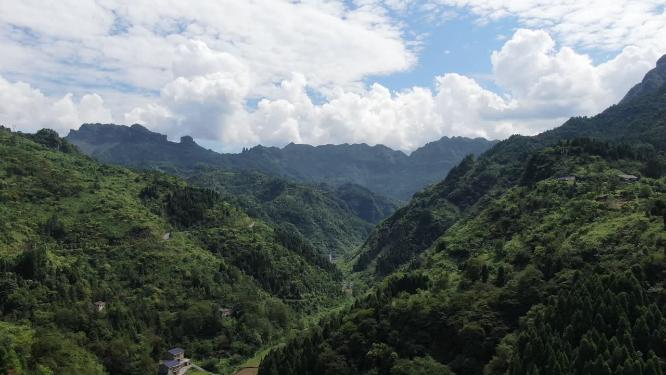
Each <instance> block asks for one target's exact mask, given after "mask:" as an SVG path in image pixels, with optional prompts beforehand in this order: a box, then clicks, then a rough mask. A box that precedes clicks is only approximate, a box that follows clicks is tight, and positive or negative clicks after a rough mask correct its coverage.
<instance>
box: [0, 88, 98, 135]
mask: <svg viewBox="0 0 666 375" xmlns="http://www.w3.org/2000/svg"><path fill="white" fill-rule="evenodd" d="M110 121H111V113H110V111H109V110H108V109H107V108H105V106H104V101H103V100H102V98H101V97H100V96H99V95H97V94H89V95H84V96H83V97H81V98H80V100H78V101H77V100H76V99H75V98H74V96H73V95H72V94H66V95H65V96H63V97H62V98H59V99H53V98H50V97H47V96H45V95H44V94H43V93H42V92H41V91H39V90H37V89H34V88H33V87H31V86H30V85H28V84H26V83H23V82H17V83H11V82H9V81H7V80H6V79H4V78H3V77H2V76H0V124H5V125H6V126H9V127H15V128H17V129H19V130H22V131H27V132H34V131H36V130H39V129H41V128H51V129H54V130H57V131H59V132H61V133H66V132H67V131H69V129H72V128H75V127H78V125H80V124H82V123H84V122H110Z"/></svg>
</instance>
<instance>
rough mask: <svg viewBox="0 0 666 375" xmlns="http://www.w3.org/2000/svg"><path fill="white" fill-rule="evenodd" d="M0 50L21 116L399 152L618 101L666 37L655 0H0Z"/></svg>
mask: <svg viewBox="0 0 666 375" xmlns="http://www.w3.org/2000/svg"><path fill="white" fill-rule="evenodd" d="M0 53H1V56H2V58H0V124H2V125H4V126H7V127H10V128H13V129H15V130H20V131H24V132H34V131H36V130H38V129H41V128H45V127H46V128H51V129H54V130H57V131H58V132H59V133H60V134H61V135H63V136H64V135H66V134H67V133H68V132H69V130H70V129H77V128H78V127H79V126H80V125H81V124H82V123H88V122H91V123H98V122H99V123H111V122H112V123H117V124H128V125H129V124H134V123H139V124H142V125H144V126H146V127H148V128H149V129H151V130H153V131H157V132H160V133H164V134H167V135H168V137H169V139H172V140H178V139H179V138H180V137H181V136H184V135H191V136H192V137H194V138H195V139H196V140H197V142H199V143H200V144H202V145H204V146H206V147H210V148H213V149H215V150H218V151H224V152H237V151H239V150H240V149H241V148H243V147H251V146H254V145H257V144H263V145H270V146H284V145H286V144H287V143H289V142H295V143H308V144H329V143H332V144H339V143H368V144H384V145H387V146H389V147H392V148H394V149H400V150H403V151H406V152H409V151H412V150H414V149H416V148H418V147H420V146H422V145H423V144H425V143H427V142H430V141H434V140H437V139H439V138H441V137H443V136H467V137H486V138H489V139H503V138H506V137H508V136H510V135H512V134H525V135H531V134H536V133H539V132H541V131H544V130H547V129H550V128H553V127H555V126H558V125H559V124H561V123H562V122H563V121H564V120H566V119H567V118H569V117H571V116H589V115H594V114H596V113H598V112H600V111H602V110H603V109H604V108H606V107H608V106H610V105H612V104H614V103H616V102H618V101H619V100H620V99H621V98H622V97H623V95H624V94H625V93H626V92H627V91H628V90H629V88H631V86H633V85H634V84H636V83H637V82H639V81H640V80H641V79H642V77H643V75H644V74H645V73H646V72H647V71H649V70H650V69H651V68H653V67H654V66H655V63H656V61H657V59H658V58H659V57H660V56H661V55H663V54H665V53H666V0H659V1H657V0H604V1H600V0H588V1H584V2H583V1H579V0H504V1H493V0H422V1H416V0H302V1H295V0H291V1H287V0H284V1H282V0H197V1H187V2H185V1H181V0H150V1H148V0H58V1H55V0H52V1H49V0H21V1H16V0H0Z"/></svg>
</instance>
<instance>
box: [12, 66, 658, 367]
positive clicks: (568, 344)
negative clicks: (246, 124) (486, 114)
mask: <svg viewBox="0 0 666 375" xmlns="http://www.w3.org/2000/svg"><path fill="white" fill-rule="evenodd" d="M665 82H666V57H662V58H661V59H659V60H658V61H657V65H656V67H655V68H654V69H652V70H651V71H650V72H649V73H648V74H647V75H646V76H645V78H644V79H643V81H642V82H640V83H638V85H637V86H635V87H634V88H632V89H631V90H630V91H629V93H628V94H627V95H626V96H625V98H624V99H623V100H621V101H620V102H619V103H618V104H616V105H612V106H611V107H609V108H608V109H606V110H604V111H603V112H601V113H599V114H598V115H595V116H591V117H574V118H571V119H569V120H567V121H566V122H565V123H564V124H562V125H561V126H559V127H556V128H554V129H551V130H548V131H545V132H542V133H540V134H538V135H534V136H522V135H514V136H511V137H509V138H507V139H505V140H502V141H488V140H485V139H481V138H474V139H472V138H463V137H453V138H448V137H443V138H441V139H439V140H437V141H434V142H431V143H428V144H426V145H424V146H423V147H420V148H417V149H415V150H414V151H413V152H412V153H410V154H409V155H407V154H406V153H404V152H402V151H396V150H392V149H390V148H388V147H386V146H382V145H375V146H369V145H367V144H341V145H322V146H309V145H302V144H293V143H291V144H288V145H287V146H285V147H283V148H277V147H264V146H256V147H254V148H250V149H245V150H243V152H241V153H238V154H221V153H217V152H214V151H212V150H207V149H205V148H203V147H201V146H199V145H198V144H197V143H196V142H195V140H194V139H193V138H192V137H189V136H184V137H182V138H181V140H180V142H171V141H169V140H168V139H167V136H166V135H164V134H159V133H156V132H152V131H150V130H148V129H147V128H145V127H143V126H141V125H131V126H129V127H128V126H123V125H113V124H84V125H82V126H81V127H80V128H79V129H78V130H72V131H71V132H70V133H69V135H68V136H67V137H61V136H60V135H59V134H58V133H57V132H56V131H54V130H50V129H42V130H39V131H36V132H34V133H26V132H17V131H12V130H10V129H8V128H5V127H2V128H0V374H22V375H23V374H25V375H32V374H39V375H46V374H154V373H156V372H157V371H158V369H160V370H159V371H163V372H165V373H168V372H167V371H171V373H174V372H176V373H177V372H178V371H180V369H182V368H187V370H182V371H187V372H186V373H187V374H203V373H213V374H235V375H251V374H259V375H291V374H304V375H346V374H368V375H421V374H423V375H426V374H460V375H462V374H484V375H494V374H497V375H501V374H511V375H520V374H529V375H534V374H540V375H544V374H553V375H555V374H581V375H582V374H604V375H605V374H609V375H611V374H623V375H624V374H642V375H661V374H663V373H664V370H666V318H665V315H666V289H665V288H666V284H665V283H666V281H665V280H666V83H665Z"/></svg>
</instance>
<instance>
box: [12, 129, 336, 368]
mask: <svg viewBox="0 0 666 375" xmlns="http://www.w3.org/2000/svg"><path fill="white" fill-rule="evenodd" d="M0 177H1V178H0V249H1V251H0V317H1V320H2V323H1V325H0V330H1V331H2V334H0V373H2V374H7V373H8V371H9V370H10V369H11V370H13V371H14V373H20V374H66V373H67V374H97V373H99V374H103V373H114V374H148V373H155V372H156V369H157V361H158V360H159V359H160V358H162V357H161V356H163V353H164V351H165V350H166V349H168V348H169V347H173V346H181V347H184V348H187V350H188V354H189V355H190V356H192V357H193V358H194V359H197V360H199V361H200V362H199V363H200V364H201V365H202V366H204V367H205V368H207V369H209V370H212V371H220V372H228V371H231V369H233V368H234V367H235V366H236V365H238V364H239V363H241V362H242V361H243V360H244V359H245V358H248V357H251V356H252V355H254V353H255V352H256V351H258V350H260V349H262V348H264V347H265V346H266V345H268V344H269V343H272V342H274V341H276V340H277V339H279V338H282V337H284V335H286V334H287V333H288V332H290V331H291V330H298V329H301V328H302V326H300V324H302V323H301V320H300V318H301V317H304V316H306V315H310V314H313V313H315V312H316V311H320V310H322V309H325V308H327V307H330V306H334V305H335V304H337V303H339V302H340V301H341V300H342V299H343V293H342V292H341V277H342V276H341V273H340V271H338V270H337V268H336V267H335V266H334V265H333V264H331V263H330V262H329V261H328V259H327V258H324V257H323V256H322V255H321V254H320V253H319V252H318V251H316V250H315V248H314V246H313V245H312V244H311V243H310V242H309V241H307V240H306V239H304V238H303V237H302V236H300V235H299V234H298V233H294V232H288V231H285V230H283V229H281V228H276V227H272V226H269V225H268V224H266V223H264V222H262V221H260V220H258V219H255V218H250V217H248V216H247V215H246V214H245V213H244V212H243V211H241V210H240V209H238V208H236V207H235V206H232V205H230V204H229V203H228V202H226V201H224V200H223V199H222V198H221V197H220V195H219V193H217V192H215V191H213V190H207V189H203V188H197V187H192V186H190V185H188V184H187V183H186V182H185V181H184V180H181V179H179V178H177V177H170V176H168V175H165V174H161V173H156V172H136V171H130V170H128V169H125V168H121V167H114V166H108V165H103V164H100V163H98V162H96V161H94V160H93V159H91V158H89V157H87V156H85V155H83V154H81V153H79V152H78V151H77V150H76V148H75V147H73V146H71V145H70V144H69V143H68V142H67V141H65V140H63V139H61V138H59V137H58V136H57V134H55V132H53V131H49V130H42V131H40V132H38V133H36V134H35V135H23V134H16V133H11V132H9V131H8V130H6V129H3V130H2V131H0ZM98 301H102V302H105V303H106V307H105V308H104V310H103V311H96V310H95V309H94V303H95V302H98ZM224 309H230V310H231V311H232V313H231V314H230V315H228V316H227V314H223V311H224Z"/></svg>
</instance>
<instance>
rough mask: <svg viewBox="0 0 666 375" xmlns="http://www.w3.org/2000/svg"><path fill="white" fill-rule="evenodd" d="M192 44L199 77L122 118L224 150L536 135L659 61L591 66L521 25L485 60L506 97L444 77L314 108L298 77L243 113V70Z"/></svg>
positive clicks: (643, 57)
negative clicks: (429, 85) (208, 142)
mask: <svg viewBox="0 0 666 375" xmlns="http://www.w3.org/2000/svg"><path fill="white" fill-rule="evenodd" d="M191 46H196V51H198V52H197V54H203V55H205V56H207V57H206V58H204V59H203V61H204V63H202V64H193V65H190V66H191V67H192V69H193V72H194V73H192V74H198V73H203V74H201V75H196V76H193V77H189V78H182V77H181V78H178V79H176V80H174V81H173V82H171V83H169V84H168V85H167V86H166V87H165V89H163V90H162V94H161V98H160V104H159V105H157V106H155V105H150V106H147V107H143V108H139V109H136V110H135V111H134V112H132V114H131V116H129V117H128V119H131V120H132V121H138V122H142V123H144V124H148V125H149V126H152V127H153V128H156V129H159V130H162V131H166V132H168V133H169V134H170V135H172V136H173V137H178V136H181V135H185V134H191V135H193V136H194V137H195V138H203V139H216V140H220V141H221V142H222V143H223V144H224V145H225V146H226V147H228V148H229V149H238V148H240V147H242V146H247V145H252V144H256V143H262V144H267V145H284V144H286V143H288V142H290V141H293V142H301V143H310V144H322V143H343V142H348V143H358V142H367V143H371V144H376V143H381V144H385V145H388V146H390V147H394V148H398V149H402V150H413V149H414V148H416V147H419V146H420V145H422V144H424V143H426V142H428V141H431V140H433V139H437V138H439V137H442V136H444V135H463V136H483V137H488V138H504V137H507V136H509V135H511V134H516V133H521V134H534V133H537V132H539V131H542V130H545V129H547V128H551V127H553V126H556V125H559V124H560V123H561V122H562V121H564V120H565V119H566V118H567V117H569V116H573V115H592V114H596V113H598V112H599V111H601V110H603V109H604V108H606V107H607V106H609V105H611V104H613V103H615V102H617V101H618V100H619V99H621V97H622V96H623V95H624V93H626V91H627V90H628V89H629V88H630V87H631V86H632V85H633V84H635V83H636V82H638V81H640V79H641V77H642V76H643V74H645V72H647V70H649V69H650V68H651V67H652V66H654V62H655V61H656V59H657V57H658V54H657V53H656V51H655V50H649V49H639V48H636V47H626V48H625V49H624V50H623V51H622V52H621V53H619V54H618V55H617V56H616V57H615V58H613V59H611V60H609V61H608V62H605V63H603V64H598V65H595V64H594V63H593V62H592V61H591V59H590V58H589V57H587V56H585V55H582V54H578V53H576V52H575V51H574V50H572V49H571V48H567V47H562V48H559V49H558V48H557V47H556V43H555V41H554V40H553V39H552V38H551V37H550V35H549V34H548V33H546V32H545V31H542V30H526V29H521V30H518V31H516V33H515V34H514V35H513V36H512V37H511V39H509V40H508V41H507V42H506V43H505V44H504V45H503V47H502V48H501V49H499V50H498V51H495V52H493V53H492V56H491V63H492V66H493V71H492V72H493V74H492V77H493V79H494V80H495V82H496V84H497V85H498V86H499V87H500V88H501V89H502V90H503V92H505V93H506V95H503V96H500V95H498V94H496V93H494V92H492V91H489V90H487V89H484V88H483V87H482V86H481V85H479V83H478V82H476V81H475V80H474V79H472V78H469V77H466V76H462V75H459V74H455V73H450V74H445V75H443V76H439V77H436V78H435V87H434V89H429V88H423V87H414V88H411V89H408V90H404V91H401V92H397V93H395V92H394V93H392V92H391V91H389V90H388V89H387V88H385V87H383V86H381V85H379V84H374V85H371V86H370V87H369V88H367V89H363V90H344V89H338V90H334V91H332V92H330V93H328V96H327V98H326V100H325V101H324V102H323V103H319V104H317V103H315V102H313V100H312V99H311V97H310V96H309V95H308V92H307V88H308V87H309V81H308V80H307V78H306V77H305V76H303V75H300V74H296V75H294V76H293V77H292V78H291V79H289V80H285V81H283V82H282V83H281V84H279V85H277V86H275V87H273V88H272V89H271V90H270V91H271V96H270V97H269V98H264V99H262V100H261V101H259V102H258V104H257V106H256V108H255V109H248V108H247V106H246V105H244V104H245V102H244V100H245V98H246V95H247V91H246V86H245V84H246V83H247V80H248V78H247V76H251V73H248V72H249V69H248V68H247V67H243V64H242V63H241V62H239V61H237V60H234V59H232V58H231V57H229V56H226V55H215V54H212V53H210V52H209V51H208V50H207V49H206V47H205V46H204V45H202V44H199V43H195V44H191ZM188 51H189V49H188ZM213 62H216V63H213ZM218 64H219V65H218ZM212 71H219V72H218V73H210V72H212ZM190 73H191V72H190V71H189V70H188V74H190Z"/></svg>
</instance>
